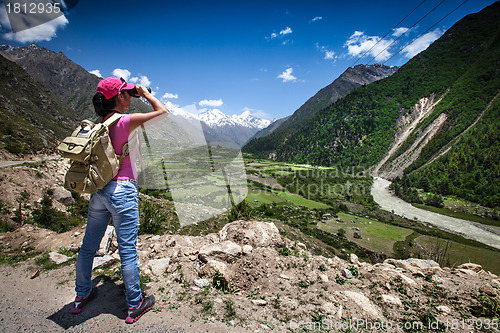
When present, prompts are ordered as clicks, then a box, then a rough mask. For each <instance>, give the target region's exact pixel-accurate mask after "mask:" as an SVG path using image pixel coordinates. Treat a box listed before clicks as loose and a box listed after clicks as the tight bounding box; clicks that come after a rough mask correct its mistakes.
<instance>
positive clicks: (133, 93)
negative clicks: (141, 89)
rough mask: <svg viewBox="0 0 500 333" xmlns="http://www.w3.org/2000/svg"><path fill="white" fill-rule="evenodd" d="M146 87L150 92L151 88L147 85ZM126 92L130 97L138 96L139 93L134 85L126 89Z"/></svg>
mask: <svg viewBox="0 0 500 333" xmlns="http://www.w3.org/2000/svg"><path fill="white" fill-rule="evenodd" d="M146 89H147V90H148V91H149V92H150V93H151V88H149V87H147V88H146ZM127 93H128V94H129V95H130V97H140V96H139V93H138V92H137V88H135V87H134V89H130V90H127Z"/></svg>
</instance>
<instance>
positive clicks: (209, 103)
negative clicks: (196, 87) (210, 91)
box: [198, 99, 224, 108]
mask: <svg viewBox="0 0 500 333" xmlns="http://www.w3.org/2000/svg"><path fill="white" fill-rule="evenodd" d="M198 104H199V105H200V106H209V107H213V108H216V107H220V106H222V104H224V103H223V102H222V99H217V100H215V99H204V100H202V101H200V102H199V103H198Z"/></svg>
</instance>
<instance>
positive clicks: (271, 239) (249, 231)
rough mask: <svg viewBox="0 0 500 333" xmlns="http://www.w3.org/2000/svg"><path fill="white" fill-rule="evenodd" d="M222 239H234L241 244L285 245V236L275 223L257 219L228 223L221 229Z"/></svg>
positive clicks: (255, 246) (255, 245)
mask: <svg viewBox="0 0 500 333" xmlns="http://www.w3.org/2000/svg"><path fill="white" fill-rule="evenodd" d="M219 237H220V239H221V240H222V241H227V240H230V241H233V242H235V243H237V244H240V245H251V246H253V247H254V248H257V247H275V248H279V247H282V246H283V245H284V240H283V237H282V236H281V235H280V232H279V230H278V228H276V226H275V225H274V224H273V223H267V222H257V221H243V220H239V221H235V222H231V223H228V224H226V225H225V226H224V228H222V230H221V231H219Z"/></svg>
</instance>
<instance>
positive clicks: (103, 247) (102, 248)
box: [96, 225, 115, 256]
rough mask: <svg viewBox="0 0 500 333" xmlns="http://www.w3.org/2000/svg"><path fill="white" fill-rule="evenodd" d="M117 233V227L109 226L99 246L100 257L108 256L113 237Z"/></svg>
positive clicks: (98, 253)
mask: <svg viewBox="0 0 500 333" xmlns="http://www.w3.org/2000/svg"><path fill="white" fill-rule="evenodd" d="M114 232H115V227H113V226H112V225H108V227H107V228H106V231H105V232H104V236H103V237H102V239H101V244H100V245H99V251H97V254H96V255H98V256H103V255H105V254H108V252H109V248H110V246H111V243H112V242H113V235H114Z"/></svg>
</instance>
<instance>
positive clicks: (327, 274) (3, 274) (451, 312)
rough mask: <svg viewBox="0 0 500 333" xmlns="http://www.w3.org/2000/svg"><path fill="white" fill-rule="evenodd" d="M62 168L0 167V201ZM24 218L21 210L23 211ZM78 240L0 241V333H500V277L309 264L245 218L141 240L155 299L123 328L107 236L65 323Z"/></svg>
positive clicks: (114, 256)
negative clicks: (203, 230)
mask: <svg viewBox="0 0 500 333" xmlns="http://www.w3.org/2000/svg"><path fill="white" fill-rule="evenodd" d="M60 163H61V162H57V161H49V162H46V163H44V164H43V165H39V166H38V167H37V168H36V169H35V168H31V167H30V166H17V167H8V168H4V169H1V170H0V175H1V177H2V178H1V182H0V184H1V186H0V191H1V192H0V195H1V196H2V202H4V203H5V205H7V203H11V206H9V207H10V208H9V207H8V208H9V209H11V210H12V208H13V207H15V202H16V196H19V195H20V194H21V193H22V192H23V190H25V189H26V190H27V191H28V193H29V202H36V201H37V200H38V199H40V198H41V197H42V196H43V193H44V189H46V188H48V187H51V188H53V189H54V190H56V187H57V184H60V183H61V182H60V181H61V179H62V178H61V177H62V172H61V171H60V170H61V165H60ZM53 192H54V193H57V192H58V191H57V190H56V191H53ZM60 200H61V201H64V199H63V198H61V199H60ZM55 201H57V200H55ZM58 205H60V206H58V207H59V208H60V209H61V210H64V209H65V207H64V204H62V203H61V202H59V203H58ZM9 209H4V211H7V212H8V211H9ZM23 210H25V211H24V212H23V214H25V215H26V214H29V207H27V208H24V206H23ZM4 213H6V212H4ZM9 214H10V215H9ZM25 215H23V216H25ZM15 216H16V214H15V213H12V212H10V213H6V214H4V216H3V218H4V219H8V218H13V217H15ZM83 233H84V227H82V226H78V227H75V228H74V229H72V230H70V231H68V232H66V233H62V234H57V233H55V232H53V231H49V230H46V229H43V228H39V227H36V226H33V225H31V224H24V225H17V229H15V230H14V231H10V232H5V233H2V234H0V249H1V259H2V262H3V263H2V264H0V279H1V283H0V327H1V328H2V331H4V332H18V331H29V332H39V331H40V332H45V331H51V332H52V331H56V332H57V331H70V332H73V331H78V332H80V331H92V332H107V331H118V332H121V331H132V330H134V331H145V332H146V331H147V332H156V331H158V332H160V331H161V332H240V331H241V332H243V331H245V332H248V331H251V332H267V331H276V332H284V331H293V332H302V331H312V330H314V329H316V330H320V329H321V330H325V331H332V332H333V331H340V332H361V331H365V332H374V331H390V332H404V331H448V332H472V331H490V332H494V331H498V325H499V323H498V321H494V320H493V319H492V318H491V316H494V315H496V316H498V298H499V296H498V294H499V289H500V278H499V277H497V276H495V275H493V274H491V273H489V272H486V271H484V270H483V269H482V268H481V266H479V265H475V264H465V265H462V266H460V267H455V268H446V267H439V265H438V264H436V263H435V262H433V261H426V260H417V259H408V260H404V261H401V260H393V259H388V260H386V261H385V262H384V263H380V264H376V265H372V264H369V263H365V262H360V261H359V260H358V258H357V257H356V256H355V255H350V260H349V261H345V260H342V259H340V258H338V257H331V258H327V257H323V256H315V255H312V254H311V253H310V252H309V249H308V248H307V247H306V245H304V244H302V243H296V242H293V241H291V240H289V239H287V238H285V237H284V236H283V235H282V234H281V233H280V231H279V230H278V229H277V228H276V226H275V225H274V224H272V223H265V222H260V221H243V220H240V221H235V222H232V223H230V224H227V225H226V226H225V227H224V228H223V229H222V230H220V231H219V232H218V233H212V234H208V235H206V236H202V237H201V236H200V237H193V236H180V235H163V236H153V235H141V236H140V237H139V242H138V249H139V258H140V261H141V272H142V277H143V282H144V290H145V293H147V294H154V295H155V297H156V299H157V303H156V306H155V308H154V309H153V311H150V312H149V313H147V314H146V315H144V316H143V317H142V318H141V319H140V320H139V322H137V323H136V324H133V325H131V326H130V325H127V324H125V322H124V319H125V317H126V312H125V308H126V304H125V300H124V294H123V287H122V282H121V279H120V277H121V275H120V268H119V267H120V265H119V256H118V253H117V250H116V248H117V247H116V241H115V238H114V234H113V231H112V228H110V229H109V234H107V236H106V237H105V238H104V239H103V242H102V243H101V250H100V251H99V257H97V258H96V261H95V265H98V264H99V265H103V266H102V267H97V268H95V270H94V275H93V276H94V283H95V285H96V287H97V289H98V292H99V296H98V298H97V299H96V300H95V301H94V302H93V303H91V304H90V305H89V306H88V307H87V309H86V311H85V312H83V313H82V314H79V315H72V314H70V313H69V310H70V308H71V304H72V300H73V298H74V291H73V289H74V261H75V257H76V254H75V252H76V251H77V249H78V247H79V246H80V243H81V240H82V237H83ZM51 252H54V253H51ZM55 252H58V254H56V253H55ZM51 257H52V258H53V259H51ZM53 260H56V261H59V260H61V261H65V260H66V262H63V263H60V264H56V263H53ZM101 261H102V262H101ZM98 262H99V263H98ZM495 302H496V303H495ZM495 304H496V308H495ZM473 307H476V308H473ZM473 309H476V310H477V312H473V311H472V310H473ZM479 327H480V328H481V329H478V328H479Z"/></svg>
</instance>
